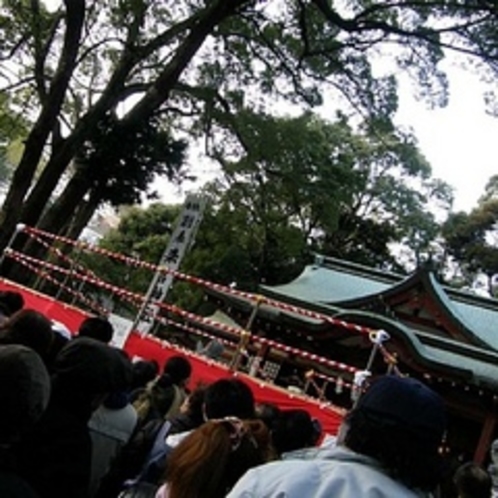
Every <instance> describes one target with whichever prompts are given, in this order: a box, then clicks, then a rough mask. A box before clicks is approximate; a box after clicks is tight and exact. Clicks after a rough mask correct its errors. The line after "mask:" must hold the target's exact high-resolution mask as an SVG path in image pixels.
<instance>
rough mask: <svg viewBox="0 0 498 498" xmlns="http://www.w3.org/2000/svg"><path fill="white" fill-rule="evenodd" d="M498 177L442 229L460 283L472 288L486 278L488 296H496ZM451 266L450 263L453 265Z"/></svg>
mask: <svg viewBox="0 0 498 498" xmlns="http://www.w3.org/2000/svg"><path fill="white" fill-rule="evenodd" d="M496 185H497V176H493V177H491V178H490V180H489V181H488V183H487V185H486V190H485V193H484V195H483V196H482V197H481V198H480V199H479V202H478V205H477V206H476V207H475V208H474V209H472V211H471V212H470V213H468V214H467V213H465V212H459V213H453V214H452V215H451V216H450V217H449V218H448V220H447V222H446V223H445V224H444V225H443V227H442V234H443V237H444V241H445V247H446V251H447V253H448V255H449V256H450V257H451V258H453V262H454V263H456V264H457V265H458V266H457V270H458V273H459V276H460V278H461V279H463V283H464V284H466V285H467V286H469V287H472V286H473V285H474V284H475V282H476V279H477V278H478V276H479V275H480V274H481V275H485V277H486V284H487V285H486V287H487V291H488V292H489V294H490V295H494V294H495V286H494V278H495V277H496V275H497V274H498V238H497V234H498V232H497V228H498V196H497V190H496ZM454 263H453V264H454Z"/></svg>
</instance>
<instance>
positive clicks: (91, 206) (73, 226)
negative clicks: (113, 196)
mask: <svg viewBox="0 0 498 498" xmlns="http://www.w3.org/2000/svg"><path fill="white" fill-rule="evenodd" d="M101 201H102V199H101V197H100V195H99V194H98V192H97V191H96V190H92V191H91V193H90V199H88V200H87V201H84V202H82V203H81V204H80V205H79V206H78V209H77V210H76V213H75V215H74V217H73V220H72V221H71V223H70V224H69V226H68V228H67V230H66V232H65V233H64V236H65V237H68V238H70V239H73V240H77V239H78V238H79V237H80V235H81V232H83V230H84V228H85V227H86V226H87V225H88V223H90V220H91V219H92V216H93V215H94V214H95V212H96V211H97V209H98V207H99V205H100V203H101Z"/></svg>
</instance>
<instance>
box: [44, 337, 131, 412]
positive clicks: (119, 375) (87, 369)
mask: <svg viewBox="0 0 498 498" xmlns="http://www.w3.org/2000/svg"><path fill="white" fill-rule="evenodd" d="M131 375H132V374H131V362H130V360H129V359H128V358H127V357H126V355H125V353H123V352H122V351H120V350H118V349H116V348H112V347H111V346H108V345H107V344H103V343H102V342H99V341H96V340H95V339H90V338H86V337H82V338H80V339H78V340H76V341H69V343H68V344H67V345H66V346H64V347H63V348H62V350H61V351H60V353H59V354H58V356H57V358H56V360H55V364H54V374H53V377H52V385H53V390H54V394H56V395H57V396H58V398H59V399H60V400H61V401H62V402H65V401H68V402H69V401H77V402H79V403H80V402H81V403H83V404H84V405H86V406H88V402H90V404H91V407H92V408H95V406H94V403H95V402H96V401H97V400H99V401H102V400H103V398H104V397H105V396H106V395H107V394H109V393H110V392H113V391H118V390H122V389H127V388H128V386H129V384H130V382H131Z"/></svg>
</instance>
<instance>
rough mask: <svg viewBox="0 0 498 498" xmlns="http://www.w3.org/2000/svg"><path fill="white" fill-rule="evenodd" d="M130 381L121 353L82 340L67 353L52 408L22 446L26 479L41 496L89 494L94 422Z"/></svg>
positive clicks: (58, 367) (59, 363) (57, 370)
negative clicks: (111, 396)
mask: <svg viewBox="0 0 498 498" xmlns="http://www.w3.org/2000/svg"><path fill="white" fill-rule="evenodd" d="M130 380H131V363H130V361H129V359H128V358H127V357H126V355H125V354H124V353H123V352H121V351H119V350H118V349H115V348H112V347H110V346H107V345H106V344H103V343H101V342H98V341H96V340H94V339H89V338H80V339H78V340H77V341H70V342H69V343H68V344H67V345H66V346H65V347H64V348H63V349H62V350H61V352H60V353H59V355H58V356H57V358H56V361H55V365H54V374H53V376H52V395H51V398H50V402H49V405H48V408H47V410H46V411H45V413H44V414H43V416H42V417H41V419H40V421H39V422H38V423H37V424H36V426H35V427H34V428H33V429H32V430H31V431H30V432H29V434H28V437H26V438H24V441H23V443H22V444H21V446H20V448H19V459H20V463H21V465H22V469H23V473H24V477H25V479H26V480H27V481H28V482H29V483H30V484H31V486H32V487H33V488H34V489H35V490H36V491H37V492H38V493H39V495H40V497H41V498H63V497H64V498H67V497H71V498H80V497H81V498H83V497H85V498H86V497H87V496H88V487H89V483H90V472H91V455H92V442H91V438H90V434H89V430H88V421H89V419H90V417H91V414H92V412H93V411H94V410H95V409H96V408H97V407H98V406H99V405H100V403H101V402H102V400H103V399H104V398H105V396H106V395H107V394H108V393H110V392H113V391H117V390H119V389H125V388H126V387H127V385H128V383H129V382H130Z"/></svg>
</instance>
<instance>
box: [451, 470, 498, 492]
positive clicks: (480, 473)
mask: <svg viewBox="0 0 498 498" xmlns="http://www.w3.org/2000/svg"><path fill="white" fill-rule="evenodd" d="M453 482H454V483H455V487H456V490H457V493H458V498H489V497H490V496H491V487H492V480H491V477H490V475H489V474H488V473H487V472H486V471H485V470H484V469H483V468H482V467H480V466H479V465H477V464H475V463H473V462H467V463H464V464H463V465H460V467H458V469H457V470H456V472H455V475H454V477H453Z"/></svg>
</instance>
